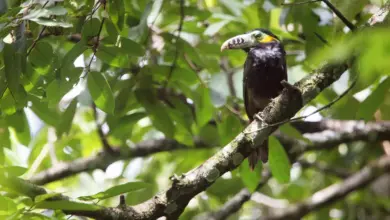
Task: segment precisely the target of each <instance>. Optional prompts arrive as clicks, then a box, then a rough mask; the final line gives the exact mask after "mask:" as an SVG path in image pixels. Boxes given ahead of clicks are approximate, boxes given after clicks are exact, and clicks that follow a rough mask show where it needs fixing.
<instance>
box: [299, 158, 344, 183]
mask: <svg viewBox="0 0 390 220" xmlns="http://www.w3.org/2000/svg"><path fill="white" fill-rule="evenodd" d="M298 162H299V164H300V165H301V166H302V167H303V168H313V169H316V170H319V171H320V172H322V173H325V174H330V175H333V176H336V177H339V178H341V179H345V178H347V177H349V176H351V172H349V171H347V170H346V169H343V168H340V167H330V166H328V165H327V164H324V163H317V162H309V161H306V160H299V161H298Z"/></svg>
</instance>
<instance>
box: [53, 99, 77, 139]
mask: <svg viewBox="0 0 390 220" xmlns="http://www.w3.org/2000/svg"><path fill="white" fill-rule="evenodd" d="M76 107H77V98H75V99H73V101H72V102H71V103H70V104H69V106H68V108H67V109H66V110H65V112H64V113H63V114H62V115H61V119H60V123H59V124H58V126H57V136H58V137H61V136H62V134H64V133H65V134H68V133H69V130H70V128H71V126H72V121H73V117H74V114H75V113H76Z"/></svg>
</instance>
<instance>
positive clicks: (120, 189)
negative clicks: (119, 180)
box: [79, 182, 151, 201]
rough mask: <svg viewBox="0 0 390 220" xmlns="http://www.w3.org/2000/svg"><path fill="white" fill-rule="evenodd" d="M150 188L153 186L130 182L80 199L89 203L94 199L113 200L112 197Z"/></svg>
mask: <svg viewBox="0 0 390 220" xmlns="http://www.w3.org/2000/svg"><path fill="white" fill-rule="evenodd" d="M150 186H151V185H150V184H148V183H144V182H128V183H125V184H122V185H117V186H114V187H111V188H109V189H107V190H105V191H103V192H99V193H96V194H94V195H91V196H82V197H79V199H80V200H84V201H89V200H94V199H99V200H102V199H107V198H111V197H114V196H117V195H120V194H123V193H129V192H133V191H137V190H140V189H145V188H148V187H150Z"/></svg>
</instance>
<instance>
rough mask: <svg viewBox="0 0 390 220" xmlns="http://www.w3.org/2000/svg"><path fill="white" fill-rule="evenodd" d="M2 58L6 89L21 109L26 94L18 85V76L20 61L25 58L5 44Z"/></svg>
mask: <svg viewBox="0 0 390 220" xmlns="http://www.w3.org/2000/svg"><path fill="white" fill-rule="evenodd" d="M3 58H4V71H5V77H6V80H7V85H8V88H9V90H10V92H11V95H12V97H13V98H14V100H15V102H16V105H17V107H18V108H22V107H24V105H25V103H26V102H27V99H26V95H27V94H26V91H25V90H24V88H23V86H22V85H21V84H20V75H21V74H22V68H21V67H22V59H26V57H25V56H24V55H22V54H21V53H19V52H16V50H15V47H14V45H13V44H5V45H4V51H3Z"/></svg>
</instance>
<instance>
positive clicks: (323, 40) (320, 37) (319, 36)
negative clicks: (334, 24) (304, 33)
mask: <svg viewBox="0 0 390 220" xmlns="http://www.w3.org/2000/svg"><path fill="white" fill-rule="evenodd" d="M314 34H315V35H316V37H317V38H318V39H319V40H320V41H321V42H322V43H324V44H325V45H326V46H330V44H329V42H328V41H327V40H326V39H325V38H324V37H322V36H321V35H320V34H319V33H317V32H314Z"/></svg>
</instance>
